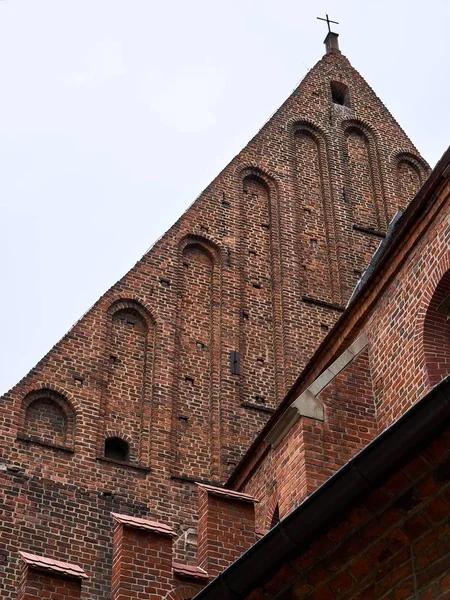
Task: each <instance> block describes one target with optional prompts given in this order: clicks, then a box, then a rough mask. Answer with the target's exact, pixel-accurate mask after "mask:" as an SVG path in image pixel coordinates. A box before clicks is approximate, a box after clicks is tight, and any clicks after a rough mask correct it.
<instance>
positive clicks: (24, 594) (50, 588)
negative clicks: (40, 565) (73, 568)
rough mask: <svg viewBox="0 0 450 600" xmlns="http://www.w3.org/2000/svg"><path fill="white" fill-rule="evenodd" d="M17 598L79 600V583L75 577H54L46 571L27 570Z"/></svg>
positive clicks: (30, 599) (21, 599) (23, 599)
mask: <svg viewBox="0 0 450 600" xmlns="http://www.w3.org/2000/svg"><path fill="white" fill-rule="evenodd" d="M18 598H19V600H36V599H37V598H39V600H55V599H58V600H79V599H80V598H81V583H80V581H79V580H77V579H69V578H64V577H58V578H55V577H53V576H52V575H50V574H48V573H42V572H39V571H34V570H29V571H28V573H27V577H26V578H25V579H24V581H23V583H22V585H21V589H20V592H19V596H18Z"/></svg>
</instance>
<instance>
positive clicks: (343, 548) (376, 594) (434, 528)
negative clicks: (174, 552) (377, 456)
mask: <svg viewBox="0 0 450 600" xmlns="http://www.w3.org/2000/svg"><path fill="white" fill-rule="evenodd" d="M449 441H450V431H449V430H447V431H446V432H445V433H444V434H443V436H441V437H440V438H439V439H438V440H436V441H435V442H433V444H432V445H431V446H430V447H429V448H428V449H426V450H425V451H423V452H421V453H420V454H419V455H418V456H417V457H415V458H414V459H413V460H411V462H409V463H408V464H407V465H406V466H405V467H404V468H403V469H402V470H401V471H400V472H398V473H396V474H395V475H393V476H392V477H391V478H390V479H388V480H387V481H386V482H385V483H384V484H383V485H382V486H381V487H380V488H379V489H377V490H376V491H375V492H373V493H372V494H371V495H370V496H368V497H367V498H366V499H364V500H363V501H362V502H360V503H359V504H358V505H357V506H355V507H353V508H352V510H351V511H350V512H349V513H348V514H347V515H342V520H341V521H340V522H339V523H337V524H335V525H334V526H333V528H332V529H330V530H328V531H326V532H325V533H324V534H323V535H322V536H319V537H318V538H317V539H316V540H315V541H314V542H312V544H311V545H310V546H308V547H307V548H306V549H305V551H303V552H301V553H299V555H298V556H297V557H296V558H294V559H293V560H291V561H289V562H287V563H286V564H285V565H283V567H282V568H281V569H280V570H279V571H278V572H277V573H276V575H274V576H273V577H272V578H271V580H270V581H269V582H267V583H266V584H265V585H264V586H262V587H261V588H259V589H255V590H254V591H253V592H252V593H251V594H250V595H249V596H248V599H249V600H266V599H267V600H268V599H269V598H270V599H271V600H275V599H276V598H280V599H281V598H283V600H284V599H290V598H295V599H296V600H328V599H329V600H387V599H389V600H397V599H405V600H410V599H411V600H412V599H413V598H422V599H425V600H437V599H441V598H448V597H449V584H450V576H449V571H450V521H449V518H450V483H449V481H448V474H449V461H450V450H449Z"/></svg>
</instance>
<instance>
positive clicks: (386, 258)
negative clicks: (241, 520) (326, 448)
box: [225, 147, 450, 488]
mask: <svg viewBox="0 0 450 600" xmlns="http://www.w3.org/2000/svg"><path fill="white" fill-rule="evenodd" d="M448 177H450V147H449V148H447V150H446V152H445V153H444V154H443V156H442V157H441V159H440V160H439V162H438V163H437V165H436V166H435V168H434V169H433V171H432V172H431V173H430V175H429V177H428V179H427V180H426V181H425V183H424V184H423V186H422V187H421V188H420V190H419V192H418V193H417V194H416V196H415V197H414V199H413V200H412V201H411V202H410V204H409V205H408V207H407V208H406V210H405V211H404V213H403V215H402V216H401V218H400V219H399V220H398V221H397V223H396V224H395V228H394V229H393V231H392V235H391V236H390V238H389V240H388V243H387V244H386V246H385V249H384V251H383V253H382V255H381V256H380V257H379V258H378V260H377V262H376V264H375V265H373V269H372V271H371V272H370V274H369V276H368V277H367V279H366V280H365V281H364V282H363V284H362V285H361V286H360V288H359V289H357V290H356V293H354V295H353V296H352V298H351V300H350V302H349V304H348V305H347V307H346V310H345V312H344V313H343V314H342V315H341V316H340V317H339V319H338V320H337V321H336V323H335V325H334V326H333V328H332V329H331V330H330V332H329V333H328V335H327V336H326V337H325V338H324V340H323V341H322V343H321V344H320V346H319V347H318V348H317V350H316V351H315V352H314V354H313V355H312V357H311V359H310V360H309V362H308V363H307V364H306V366H305V367H304V369H303V370H302V372H301V373H300V375H299V377H298V378H297V379H296V381H295V383H294V384H293V386H292V387H291V388H290V390H289V391H288V393H287V395H286V396H285V397H284V399H283V400H282V401H281V403H280V405H279V406H278V408H277V410H276V411H275V413H274V414H273V415H272V416H271V417H270V419H269V420H268V422H267V423H266V425H265V426H264V427H263V429H262V430H261V432H260V433H259V435H258V436H257V437H256V438H255V440H254V442H253V443H252V444H251V446H250V447H249V449H248V450H247V452H246V453H245V454H244V456H243V457H242V459H241V460H240V462H239V463H238V465H237V466H236V468H235V470H234V471H233V473H232V474H231V475H230V477H229V479H228V481H227V482H226V484H225V486H226V487H229V488H235V487H236V486H237V487H239V483H240V482H242V479H246V478H247V476H248V475H249V473H250V472H251V471H252V470H253V467H254V465H253V467H252V465H251V461H252V458H253V459H254V462H255V463H256V462H258V461H259V460H260V459H261V457H262V456H263V455H264V454H265V452H266V451H267V449H268V447H269V446H268V444H267V442H265V439H266V437H267V435H268V433H269V432H270V431H271V429H272V428H273V427H274V425H275V424H276V422H277V421H278V420H279V418H280V416H281V415H282V414H283V413H284V412H285V411H286V410H287V409H288V408H289V406H290V405H291V403H292V402H293V401H294V400H295V399H296V398H297V396H298V395H299V394H300V393H301V392H302V391H303V390H304V389H305V388H306V387H307V384H308V383H310V382H311V381H312V380H313V379H314V378H315V377H317V376H318V375H319V374H320V373H321V372H322V370H323V369H325V368H326V367H327V366H328V364H329V363H330V362H331V361H332V360H334V359H335V358H336V356H337V355H338V352H339V350H341V351H342V348H343V347H344V346H345V345H347V344H348V342H349V339H350V336H351V332H352V331H354V329H355V326H357V324H358V323H360V322H361V321H362V319H363V318H364V317H366V316H367V314H368V313H369V312H370V310H371V308H372V307H373V306H374V303H375V298H374V297H373V291H374V289H375V287H377V285H378V286H380V287H382V288H384V287H385V286H386V285H387V284H388V282H389V280H390V279H391V277H392V276H393V273H392V270H391V271H389V269H388V267H389V265H390V260H391V258H392V257H393V256H395V255H396V254H397V255H400V261H399V262H403V260H404V259H405V258H406V252H405V249H404V248H402V245H404V244H405V241H406V240H407V239H408V238H410V237H411V236H412V235H413V234H414V231H415V229H416V228H417V227H418V225H420V223H421V222H422V219H423V217H424V215H425V214H426V212H427V211H429V210H430V209H431V208H432V207H433V205H434V201H435V200H436V198H437V194H436V192H437V190H438V189H439V187H440V185H441V184H442V182H443V181H444V180H445V179H446V178H448ZM423 233H424V231H423V232H421V234H423ZM419 237H421V235H420V236H417V239H416V240H415V242H414V243H417V240H418V239H419ZM398 268H399V265H397V267H396V269H395V271H397V269H398ZM378 294H379V292H378V293H377V295H378Z"/></svg>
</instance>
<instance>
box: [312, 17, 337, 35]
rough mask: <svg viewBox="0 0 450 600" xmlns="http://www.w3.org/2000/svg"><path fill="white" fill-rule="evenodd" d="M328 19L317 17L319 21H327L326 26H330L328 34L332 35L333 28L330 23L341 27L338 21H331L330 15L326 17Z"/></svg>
mask: <svg viewBox="0 0 450 600" xmlns="http://www.w3.org/2000/svg"><path fill="white" fill-rule="evenodd" d="M325 17H326V19H324V18H323V17H317V18H318V19H319V21H326V24H327V25H328V33H331V27H330V23H334V24H335V25H339V23H338V22H337V21H331V20H330V19H329V17H328V15H325Z"/></svg>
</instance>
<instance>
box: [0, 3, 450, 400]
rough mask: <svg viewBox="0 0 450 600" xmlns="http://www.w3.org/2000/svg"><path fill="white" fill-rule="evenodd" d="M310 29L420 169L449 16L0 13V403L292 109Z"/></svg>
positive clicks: (435, 121) (318, 6)
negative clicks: (400, 136)
mask: <svg viewBox="0 0 450 600" xmlns="http://www.w3.org/2000/svg"><path fill="white" fill-rule="evenodd" d="M325 12H328V13H329V14H330V17H331V18H333V19H334V20H337V21H340V25H339V27H338V28H337V31H339V33H340V43H341V49H342V51H343V53H344V54H346V55H347V56H348V58H349V59H350V60H351V62H352V63H353V65H354V66H355V68H356V69H358V70H359V72H360V73H361V74H362V75H363V77H365V79H366V80H367V81H368V83H369V84H370V85H371V86H372V87H373V88H374V89H375V91H376V93H377V94H378V95H379V96H380V97H381V99H382V100H383V101H384V102H385V104H386V105H387V107H388V108H389V109H390V110H391V112H392V113H393V114H394V116H395V117H396V118H397V120H398V121H399V122H400V124H401V125H402V126H403V128H404V129H405V130H406V132H407V134H408V135H409V136H410V138H411V139H412V141H413V142H414V143H415V144H416V146H417V147H418V149H419V151H420V152H421V153H422V155H423V156H424V157H425V158H426V159H427V160H428V161H429V162H430V163H431V165H432V166H434V164H435V163H436V161H437V160H438V158H439V157H440V156H441V155H442V153H443V152H444V151H445V149H446V148H447V145H448V144H449V143H450V119H449V100H448V99H449V96H450V78H449V72H450V42H449V40H450V36H449V34H448V31H449V29H450V2H449V1H448V0H428V1H427V2H422V1H421V2H418V1H417V0H408V1H406V0H395V1H393V0H389V1H388V0H378V1H377V2H362V1H361V0H359V1H357V0H342V1H340V2H339V1H337V0H327V1H322V0H315V1H314V2H313V1H312V0H309V1H308V2H306V1H305V0H257V1H256V0H254V1H253V0H226V1H225V0H173V1H172V2H170V1H167V0H166V1H159V2H156V1H155V0H54V1H50V0H2V1H0V56H1V59H0V85H1V88H0V89H1V92H0V165H1V167H0V168H1V177H0V224H1V234H0V250H1V254H0V256H1V259H0V275H1V278H0V282H1V287H2V293H1V294H0V307H1V314H2V315H3V317H2V327H1V350H0V353H1V356H0V359H1V360H0V392H2V391H6V390H7V389H8V388H9V387H11V386H12V385H13V384H14V383H16V382H17V381H18V380H19V379H20V378H21V377H22V376H23V375H25V374H26V372H27V371H28V370H29V369H30V368H31V367H32V366H33V365H34V364H35V363H36V362H37V361H38V360H39V359H40V358H41V356H43V355H44V354H45V353H46V352H47V351H48V350H49V349H50V348H51V346H52V345H53V344H54V343H55V342H56V341H57V340H58V339H59V338H60V337H61V336H62V335H63V334H64V333H65V332H66V331H67V330H68V329H69V328H70V327H71V325H72V324H73V323H74V322H75V321H76V320H77V319H78V318H79V317H80V316H81V315H82V314H83V313H84V312H85V311H86V310H87V309H88V308H89V307H90V306H91V305H92V304H93V303H94V302H95V300H97V298H98V297H99V296H100V295H101V294H102V293H103V292H104V291H105V290H106V289H107V288H109V287H110V286H111V285H112V284H113V283H114V282H115V281H116V280H117V279H119V278H120V277H121V276H122V275H123V274H124V273H125V272H126V271H127V270H128V269H129V268H130V267H131V266H132V265H133V264H134V263H135V262H136V261H137V260H138V259H139V258H140V257H141V255H142V254H144V252H145V251H146V250H147V249H148V247H149V246H150V245H151V244H152V243H153V242H154V241H155V240H156V239H157V238H158V237H159V236H160V235H161V234H162V233H163V232H164V231H165V230H166V229H167V228H168V227H169V226H170V225H171V224H172V223H173V222H174V221H175V220H176V218H177V217H178V216H179V215H180V214H181V213H182V211H184V210H185V209H186V207H187V206H188V205H189V204H190V203H191V202H192V201H193V200H194V199H195V197H196V196H198V194H199V193H200V192H201V191H202V189H203V188H204V187H205V186H206V185H207V184H208V183H209V181H210V180H211V179H212V178H213V177H214V176H215V175H216V174H217V173H218V172H219V171H220V170H221V169H222V168H223V167H224V166H225V165H226V163H227V162H228V161H229V160H230V159H231V158H232V157H233V156H234V155H235V154H237V153H238V152H239V150H240V149H241V148H242V147H243V146H244V145H245V144H246V142H247V141H248V140H249V139H250V138H251V137H252V136H253V135H254V134H255V133H256V132H257V131H258V129H259V128H260V127H261V126H262V125H263V123H264V122H265V121H266V120H267V119H268V118H269V116H270V115H271V114H272V113H273V112H274V111H275V110H276V109H277V107H278V106H279V105H280V104H281V103H282V102H283V101H284V100H285V98H286V97H287V96H288V95H289V94H290V93H291V91H292V90H293V89H294V88H295V87H296V85H297V84H298V82H299V81H300V80H301V79H302V78H303V77H304V75H305V73H306V72H307V70H308V69H310V68H311V67H312V66H313V65H314V64H315V62H317V60H319V59H320V57H321V56H322V54H323V52H324V49H323V45H322V42H323V39H324V37H325V34H326V26H325V25H324V24H323V23H321V22H320V21H317V20H316V16H318V15H322V14H325Z"/></svg>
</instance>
